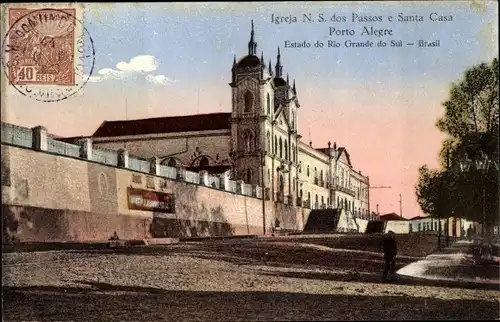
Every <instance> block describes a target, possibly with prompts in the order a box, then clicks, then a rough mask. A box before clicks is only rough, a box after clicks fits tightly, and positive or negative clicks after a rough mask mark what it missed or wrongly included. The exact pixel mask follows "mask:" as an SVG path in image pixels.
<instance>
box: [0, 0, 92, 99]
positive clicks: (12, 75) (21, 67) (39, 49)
mask: <svg viewBox="0 0 500 322" xmlns="http://www.w3.org/2000/svg"><path fill="white" fill-rule="evenodd" d="M79 10H82V9H79V8H77V7H67V8H52V7H48V8H35V9H28V8H9V9H8V18H7V20H8V28H9V29H8V32H7V33H6V35H5V38H4V41H3V45H2V52H3V53H2V54H3V55H2V58H3V64H4V70H5V73H6V76H7V79H8V83H9V86H12V87H13V88H15V89H16V90H17V91H18V92H19V93H21V94H23V95H25V96H28V97H30V98H32V99H35V100H38V101H42V102H57V101H61V100H64V99H67V98H69V97H71V96H74V95H75V94H76V93H78V92H79V91H80V90H81V89H82V88H83V87H84V86H85V84H86V83H87V81H88V80H89V78H90V76H91V75H92V70H93V68H94V61H95V49H94V44H93V41H92V37H91V36H90V34H89V32H88V30H87V29H86V28H85V26H84V25H83V23H82V21H81V19H79V18H78V14H79V12H78V11H79Z"/></svg>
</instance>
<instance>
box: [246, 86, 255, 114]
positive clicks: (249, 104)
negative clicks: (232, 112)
mask: <svg viewBox="0 0 500 322" xmlns="http://www.w3.org/2000/svg"><path fill="white" fill-rule="evenodd" d="M252 109H253V94H252V92H250V91H246V93H245V110H244V112H245V113H249V112H250V111H252Z"/></svg>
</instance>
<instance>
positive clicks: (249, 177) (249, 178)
mask: <svg viewBox="0 0 500 322" xmlns="http://www.w3.org/2000/svg"><path fill="white" fill-rule="evenodd" d="M245 181H246V182H247V183H252V169H247V171H246V174H245Z"/></svg>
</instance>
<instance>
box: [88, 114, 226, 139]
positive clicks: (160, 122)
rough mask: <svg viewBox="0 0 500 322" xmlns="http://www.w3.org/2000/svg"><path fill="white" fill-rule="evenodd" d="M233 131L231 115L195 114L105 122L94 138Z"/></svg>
mask: <svg viewBox="0 0 500 322" xmlns="http://www.w3.org/2000/svg"><path fill="white" fill-rule="evenodd" d="M228 129H231V113H212V114H195V115H185V116H171V117H157V118H150V119H142V120H127V121H104V122H103V123H102V124H101V126H99V128H98V129H97V130H96V131H95V133H94V134H93V135H92V136H93V137H114V136H125V135H140V134H157V133H176V132H195V131H210V130H228Z"/></svg>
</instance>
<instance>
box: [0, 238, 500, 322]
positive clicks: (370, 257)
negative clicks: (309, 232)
mask: <svg viewBox="0 0 500 322" xmlns="http://www.w3.org/2000/svg"><path fill="white" fill-rule="evenodd" d="M325 244H328V242H326V243H316V244H311V243H307V242H304V240H286V241H285V240H284V239H283V240H281V241H280V240H279V239H276V240H274V241H271V240H269V241H263V240H244V241H242V240H240V241H237V240H233V241H217V242H199V243H194V242H192V243H182V244H177V245H165V246H147V247H136V248H130V249H123V250H104V251H48V252H30V253H7V254H3V255H2V268H3V270H2V284H3V320H4V321H20V320H24V321H26V320H29V321H47V320H52V321H53V320H58V321H68V320H72V321H159V320H169V321H222V320H223V321H256V320H259V321H277V320H309V321H311V320H374V319H375V320H399V319H426V320H429V319H498V318H499V317H500V314H499V308H500V306H499V300H498V298H499V294H500V293H499V292H498V291H493V290H481V289H466V288H447V287H443V286H442V285H440V284H439V283H436V282H428V283H426V284H425V285H422V283H420V282H415V281H409V280H403V279H399V280H397V281H395V282H391V283H386V282H382V281H381V270H382V267H383V261H382V257H381V254H380V253H377V252H373V251H371V250H365V249H358V250H353V249H337V248H330V247H328V246H325ZM416 259H417V258H415V257H412V256H407V255H405V254H404V251H403V252H402V254H401V257H400V261H399V263H398V267H402V266H403V265H405V264H407V263H410V262H412V261H414V260H416Z"/></svg>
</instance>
